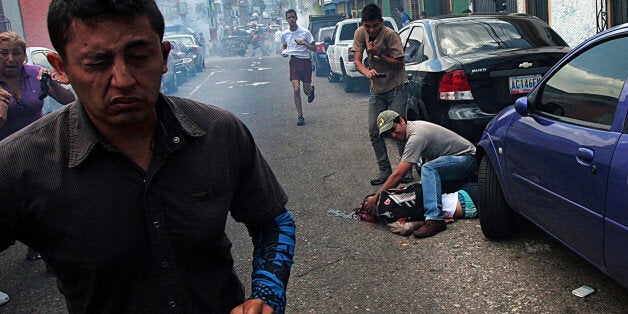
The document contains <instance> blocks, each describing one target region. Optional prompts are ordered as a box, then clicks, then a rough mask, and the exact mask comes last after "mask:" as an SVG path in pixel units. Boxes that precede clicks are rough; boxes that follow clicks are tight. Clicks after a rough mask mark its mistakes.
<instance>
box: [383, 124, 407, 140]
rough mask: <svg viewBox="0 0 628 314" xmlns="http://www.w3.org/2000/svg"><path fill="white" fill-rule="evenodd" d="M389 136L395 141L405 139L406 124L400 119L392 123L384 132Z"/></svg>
mask: <svg viewBox="0 0 628 314" xmlns="http://www.w3.org/2000/svg"><path fill="white" fill-rule="evenodd" d="M386 135H388V136H389V137H390V138H392V139H393V140H395V141H397V142H403V141H405V140H406V124H405V123H403V121H401V123H395V124H393V127H392V129H390V131H388V132H386Z"/></svg>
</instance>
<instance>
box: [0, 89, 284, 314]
mask: <svg viewBox="0 0 628 314" xmlns="http://www.w3.org/2000/svg"><path fill="white" fill-rule="evenodd" d="M156 109H157V115H158V119H159V123H158V126H157V127H156V131H155V138H154V149H153V151H154V154H153V159H152V161H151V164H150V166H149V169H148V171H146V172H145V171H144V170H143V169H142V168H140V167H139V166H137V165H136V164H135V163H133V162H132V161H131V159H129V158H128V157H127V156H126V155H124V154H122V153H121V152H120V151H119V150H117V149H116V148H115V147H113V146H112V145H110V144H109V143H108V142H107V141H106V140H105V139H104V137H103V136H102V135H101V134H100V133H99V132H98V130H97V129H96V128H95V127H94V125H93V124H92V123H91V121H90V119H89V118H88V116H87V114H86V112H85V110H84V108H83V106H82V104H81V103H80V102H79V101H77V102H75V103H73V104H71V105H68V106H65V107H64V108H62V109H60V110H57V111H55V112H53V113H51V114H49V115H47V116H45V117H43V118H42V119H40V120H38V121H36V122H35V123H33V124H31V125H29V126H27V127H26V128H24V129H23V130H21V131H19V132H17V133H15V134H14V135H13V136H11V137H9V138H7V139H5V140H4V141H2V142H0V199H2V202H0V249H5V248H7V247H8V246H9V245H11V244H13V243H14V242H15V240H19V241H22V242H23V243H25V244H27V245H29V246H30V247H32V248H34V249H36V250H38V251H39V252H40V253H41V255H42V256H43V258H44V259H45V260H46V262H47V263H48V265H49V266H50V267H51V268H52V270H53V271H54V272H55V274H56V276H57V278H58V286H59V290H60V291H61V292H62V293H63V294H64V295H65V296H66V299H67V301H68V309H69V310H70V312H90V313H91V312H115V313H117V312H148V313H155V312H166V311H174V312H199V313H201V312H202V313H216V312H218V313H221V312H229V311H230V310H231V308H232V307H233V306H236V305H237V304H240V303H241V302H243V300H244V295H243V290H242V286H241V283H240V281H239V280H238V279H237V277H236V276H235V274H234V273H233V271H232V268H233V258H232V255H231V252H230V248H231V243H230V241H229V239H228V238H227V236H226V234H225V224H226V220H227V214H228V213H229V212H230V213H231V216H232V217H233V218H234V219H235V220H236V221H239V222H243V223H244V224H246V226H247V228H248V230H249V233H250V234H251V235H252V236H253V240H254V245H255V256H254V272H255V273H256V274H258V275H255V274H254V276H253V280H252V281H253V291H252V297H261V296H265V297H266V298H267V299H266V300H265V301H267V303H270V304H271V306H274V307H275V309H276V310H277V311H278V312H282V311H283V306H285V285H286V284H287V281H288V276H289V273H290V266H291V264H292V256H293V254H294V222H293V221H292V218H291V216H290V214H289V212H287V211H286V209H285V207H284V205H285V204H286V202H287V197H286V195H285V194H284V192H283V190H282V188H281V186H280V185H279V183H278V182H277V179H276V178H275V176H274V175H273V173H272V171H271V170H270V168H269V166H268V165H267V163H266V162H265V160H264V158H263V157H262V156H261V154H260V152H259V150H258V149H257V147H256V145H255V143H254V141H253V139H252V137H251V134H250V133H249V131H248V129H247V128H246V127H245V126H244V125H243V124H242V122H241V121H239V120H237V119H236V118H235V117H234V116H233V115H231V114H229V113H227V112H226V111H223V110H222V109H219V108H216V107H212V106H206V105H203V104H199V103H195V102H192V101H190V100H185V99H180V98H175V97H165V96H163V95H162V96H160V98H159V101H158V103H157V107H156ZM269 274H270V275H269ZM269 287H270V288H269ZM269 291H270V292H271V293H269ZM273 293H274V294H275V295H273ZM269 294H270V295H271V296H270V297H268V295H269ZM268 299H270V300H268ZM282 302H283V303H282Z"/></svg>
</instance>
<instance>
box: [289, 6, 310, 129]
mask: <svg viewBox="0 0 628 314" xmlns="http://www.w3.org/2000/svg"><path fill="white" fill-rule="evenodd" d="M286 20H287V21H288V25H289V26H290V28H289V29H287V30H285V31H284V32H283V33H282V35H281V44H282V47H281V55H282V56H283V57H288V56H290V82H292V90H293V92H294V105H295V106H296V107H297V113H298V114H299V117H298V120H297V125H304V124H305V118H303V109H302V107H301V86H300V85H301V83H300V82H303V93H304V94H305V95H307V102H308V103H311V102H312V101H314V86H312V61H311V60H310V51H316V44H315V43H314V36H312V33H310V31H309V30H307V29H305V28H303V27H301V26H299V25H297V12H296V11H295V10H294V9H290V10H288V11H286Z"/></svg>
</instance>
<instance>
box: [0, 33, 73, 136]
mask: <svg viewBox="0 0 628 314" xmlns="http://www.w3.org/2000/svg"><path fill="white" fill-rule="evenodd" d="M27 59H28V57H27V56H26V42H25V41H24V40H23V39H22V37H20V35H18V34H17V33H15V32H3V33H0V140H2V139H4V138H5V137H7V136H9V135H11V134H13V133H15V132H16V131H18V130H20V129H22V128H23V127H25V126H27V125H29V124H30V123H32V122H33V121H35V120H37V119H39V118H41V117H42V115H43V113H42V108H43V106H44V100H43V98H44V97H45V96H46V94H49V95H50V96H51V97H52V98H54V99H55V100H56V101H58V102H59V103H61V104H64V105H66V104H69V103H71V102H73V101H74V100H75V97H74V94H73V93H72V92H71V91H70V90H68V89H67V88H65V87H63V86H61V85H60V84H59V83H58V82H57V81H55V80H47V82H46V81H44V84H47V85H46V86H42V78H43V77H46V75H47V77H48V78H49V77H50V75H51V74H52V73H53V71H52V70H51V69H46V68H43V67H40V66H37V65H28V64H25V62H26V61H27ZM45 91H46V92H47V93H44V92H45ZM41 96H44V97H41Z"/></svg>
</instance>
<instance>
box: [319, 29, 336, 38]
mask: <svg viewBox="0 0 628 314" xmlns="http://www.w3.org/2000/svg"><path fill="white" fill-rule="evenodd" d="M333 34H334V29H333V28H321V29H320V30H318V41H323V40H325V37H331V36H332V35H333Z"/></svg>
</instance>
